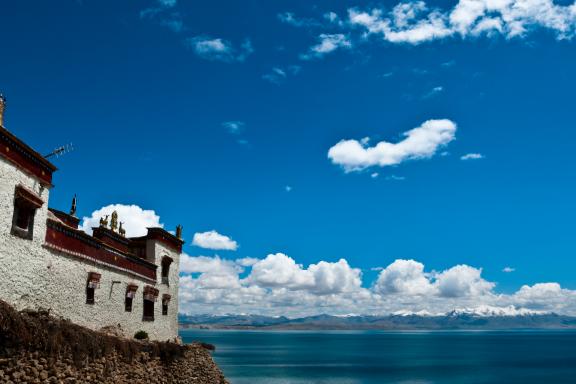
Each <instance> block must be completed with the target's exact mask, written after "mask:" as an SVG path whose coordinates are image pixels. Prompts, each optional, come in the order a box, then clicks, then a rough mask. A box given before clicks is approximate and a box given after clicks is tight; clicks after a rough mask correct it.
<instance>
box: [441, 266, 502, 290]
mask: <svg viewBox="0 0 576 384" xmlns="http://www.w3.org/2000/svg"><path fill="white" fill-rule="evenodd" d="M481 274H482V269H478V268H474V267H470V266H468V265H457V266H455V267H452V268H450V269H447V270H446V271H444V272H442V273H440V274H438V275H437V276H436V277H435V282H434V286H435V287H436V288H437V289H438V295H440V296H442V297H462V296H472V297H475V296H482V295H486V294H489V293H491V292H492V289H493V288H494V286H495V285H496V284H495V283H492V282H489V281H486V280H484V279H483V278H482V276H481Z"/></svg>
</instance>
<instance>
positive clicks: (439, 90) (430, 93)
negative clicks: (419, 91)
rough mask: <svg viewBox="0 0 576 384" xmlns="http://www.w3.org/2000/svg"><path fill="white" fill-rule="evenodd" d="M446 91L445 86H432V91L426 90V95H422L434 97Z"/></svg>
mask: <svg viewBox="0 0 576 384" xmlns="http://www.w3.org/2000/svg"><path fill="white" fill-rule="evenodd" d="M442 92H444V87H442V86H437V87H434V88H432V89H431V90H430V91H428V92H426V93H425V94H424V96H422V98H423V99H429V98H431V97H434V96H436V95H438V94H440V93H442Z"/></svg>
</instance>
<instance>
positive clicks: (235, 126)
mask: <svg viewBox="0 0 576 384" xmlns="http://www.w3.org/2000/svg"><path fill="white" fill-rule="evenodd" d="M222 126H223V127H224V128H226V130H227V131H228V132H230V133H232V134H234V135H239V134H240V133H242V131H244V127H245V126H246V123H244V122H243V121H225V122H223V123H222Z"/></svg>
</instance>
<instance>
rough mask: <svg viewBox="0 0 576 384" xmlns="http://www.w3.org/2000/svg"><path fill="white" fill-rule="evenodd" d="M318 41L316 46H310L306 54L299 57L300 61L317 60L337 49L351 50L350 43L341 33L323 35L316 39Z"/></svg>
mask: <svg viewBox="0 0 576 384" xmlns="http://www.w3.org/2000/svg"><path fill="white" fill-rule="evenodd" d="M318 40H319V42H318V44H316V45H314V46H312V47H311V48H310V50H309V51H308V52H307V53H305V54H302V55H300V58H301V59H302V60H311V59H319V58H321V57H323V56H325V55H327V54H328V53H331V52H334V51H336V50H337V49H349V48H352V42H351V41H350V39H349V38H348V37H347V36H346V35H344V34H342V33H335V34H326V33H323V34H321V35H320V36H319V37H318Z"/></svg>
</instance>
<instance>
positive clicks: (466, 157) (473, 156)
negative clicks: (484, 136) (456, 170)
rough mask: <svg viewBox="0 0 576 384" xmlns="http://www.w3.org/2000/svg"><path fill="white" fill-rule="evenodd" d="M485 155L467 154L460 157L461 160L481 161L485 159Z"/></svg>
mask: <svg viewBox="0 0 576 384" xmlns="http://www.w3.org/2000/svg"><path fill="white" fill-rule="evenodd" d="M483 158H484V155H482V154H481V153H467V154H465V155H463V156H461V157H460V160H480V159H483Z"/></svg>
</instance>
